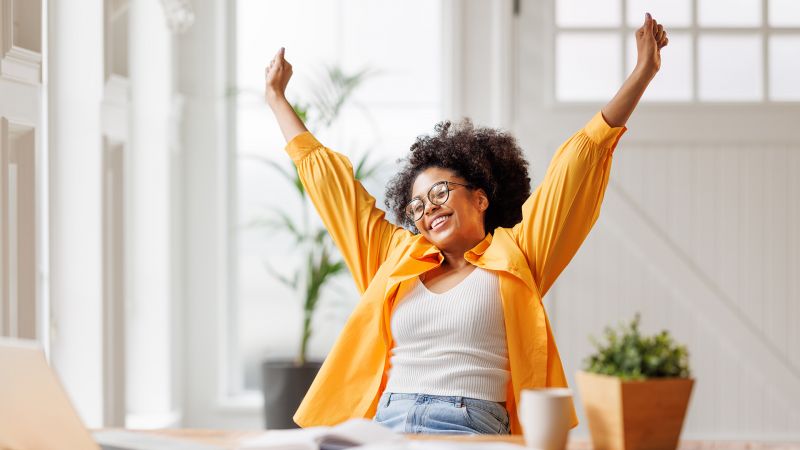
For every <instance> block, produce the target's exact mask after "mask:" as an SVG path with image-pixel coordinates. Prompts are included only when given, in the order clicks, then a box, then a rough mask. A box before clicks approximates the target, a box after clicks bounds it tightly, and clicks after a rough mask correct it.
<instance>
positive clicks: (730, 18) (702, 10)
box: [697, 0, 761, 27]
mask: <svg viewBox="0 0 800 450" xmlns="http://www.w3.org/2000/svg"><path fill="white" fill-rule="evenodd" d="M697 23H698V24H699V25H700V26H701V27H757V26H760V25H761V0H698V4H697Z"/></svg>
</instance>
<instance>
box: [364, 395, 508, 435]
mask: <svg viewBox="0 0 800 450" xmlns="http://www.w3.org/2000/svg"><path fill="white" fill-rule="evenodd" d="M373 420H374V421H375V422H378V423H380V424H382V425H385V426H387V427H389V428H391V429H393V430H394V431H397V432H400V433H426V434H511V429H510V424H509V418H508V411H507V410H506V408H505V407H504V406H503V405H501V404H500V403H497V402H492V401H489V400H480V399H477V398H470V397H456V396H443V395H428V394H402V393H390V392H384V393H383V395H381V398H380V402H379V403H378V409H377V411H376V413H375V418H374V419H373Z"/></svg>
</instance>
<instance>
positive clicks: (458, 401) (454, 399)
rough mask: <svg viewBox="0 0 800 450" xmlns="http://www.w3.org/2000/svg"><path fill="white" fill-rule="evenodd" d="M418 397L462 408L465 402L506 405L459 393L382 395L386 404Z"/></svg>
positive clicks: (387, 393)
mask: <svg viewBox="0 0 800 450" xmlns="http://www.w3.org/2000/svg"><path fill="white" fill-rule="evenodd" d="M418 398H430V399H435V400H439V401H442V402H448V403H453V404H454V405H456V407H458V408H460V407H461V405H463V404H467V405H482V404H486V403H494V404H496V405H500V406H502V407H503V408H505V407H506V402H495V401H492V400H482V399H479V398H472V397H463V396H458V395H432V394H410V393H404V392H384V393H383V395H381V403H382V404H383V405H384V406H385V405H387V404H389V403H390V402H391V401H392V400H401V399H418Z"/></svg>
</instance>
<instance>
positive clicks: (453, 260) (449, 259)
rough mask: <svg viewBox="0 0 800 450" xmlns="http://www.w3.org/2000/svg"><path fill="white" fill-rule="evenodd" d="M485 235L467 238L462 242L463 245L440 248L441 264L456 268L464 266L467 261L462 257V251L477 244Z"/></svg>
mask: <svg viewBox="0 0 800 450" xmlns="http://www.w3.org/2000/svg"><path fill="white" fill-rule="evenodd" d="M485 237H486V235H484V236H483V237H481V238H478V237H475V238H473V239H469V240H467V241H465V242H464V245H461V246H458V247H455V248H448V249H440V251H441V252H442V255H444V261H443V262H442V266H443V267H448V268H451V269H456V270H457V269H461V268H463V267H465V266H466V265H467V264H469V263H468V262H467V260H466V259H464V253H466V252H467V251H468V250H470V249H472V248H473V247H475V246H476V245H478V244H479V243H480V242H481V241H482V240H483V239H484V238H485Z"/></svg>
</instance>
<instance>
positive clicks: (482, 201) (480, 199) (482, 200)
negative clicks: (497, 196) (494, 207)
mask: <svg viewBox="0 0 800 450" xmlns="http://www.w3.org/2000/svg"><path fill="white" fill-rule="evenodd" d="M476 192H477V203H478V209H480V210H481V212H483V211H486V210H487V209H489V196H488V195H486V192H484V190H483V189H478V190H477V191H476Z"/></svg>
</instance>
